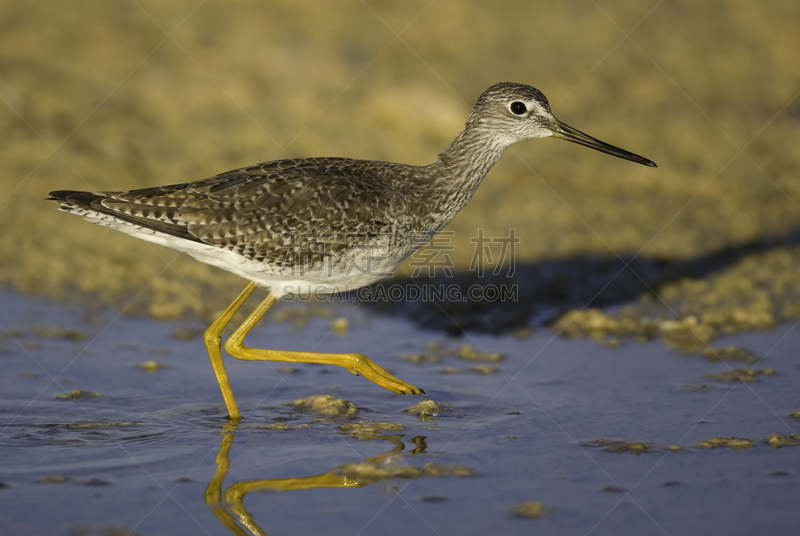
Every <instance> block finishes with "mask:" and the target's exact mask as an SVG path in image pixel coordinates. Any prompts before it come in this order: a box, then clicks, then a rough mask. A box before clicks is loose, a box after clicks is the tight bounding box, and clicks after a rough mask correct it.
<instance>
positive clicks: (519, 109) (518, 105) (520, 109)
mask: <svg viewBox="0 0 800 536" xmlns="http://www.w3.org/2000/svg"><path fill="white" fill-rule="evenodd" d="M510 108H511V111H512V112H513V113H515V114H517V115H522V114H524V113H525V112H527V111H528V109H527V108H526V107H525V103H522V102H519V101H514V102H512V103H511V106H510Z"/></svg>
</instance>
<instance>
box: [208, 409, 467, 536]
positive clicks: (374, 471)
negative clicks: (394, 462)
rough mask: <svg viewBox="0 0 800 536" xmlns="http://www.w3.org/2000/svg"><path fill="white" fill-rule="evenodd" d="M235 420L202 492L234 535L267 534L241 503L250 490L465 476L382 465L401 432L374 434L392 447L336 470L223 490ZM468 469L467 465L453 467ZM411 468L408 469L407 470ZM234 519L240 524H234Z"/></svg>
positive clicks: (420, 442)
mask: <svg viewBox="0 0 800 536" xmlns="http://www.w3.org/2000/svg"><path fill="white" fill-rule="evenodd" d="M236 428H237V424H235V423H229V424H227V425H226V426H225V430H224V431H223V432H222V442H221V444H220V449H219V454H218V455H217V470H216V472H215V473H214V476H213V478H212V479H211V481H210V482H209V483H208V486H207V487H206V492H205V502H206V505H208V507H209V509H210V510H211V511H212V512H213V513H214V514H215V515H216V516H217V517H218V518H219V520H220V521H221V522H222V524H223V525H224V526H225V527H226V528H227V529H228V530H230V531H231V532H232V533H233V534H236V535H237V536H247V535H248V532H246V531H245V530H243V529H242V527H244V528H245V529H247V531H249V534H252V535H253V536H266V533H265V532H264V531H263V530H262V529H261V528H260V527H259V526H258V525H257V524H256V523H255V521H254V520H253V516H252V515H251V514H250V513H249V512H248V511H247V510H246V509H245V507H244V497H245V495H247V494H248V493H250V492H259V491H270V490H274V491H292V490H303V489H315V488H361V487H364V486H366V485H367V484H372V483H373V482H379V481H382V480H385V479H386V478H392V477H399V478H416V477H417V476H468V475H467V474H458V472H457V471H456V472H452V473H451V474H448V475H445V474H439V475H434V473H435V472H442V470H444V472H449V471H452V470H453V469H454V468H448V467H447V466H440V465H437V464H426V465H425V466H422V467H420V468H414V467H402V468H392V467H388V468H387V467H384V464H383V463H382V462H385V461H386V459H387V458H389V457H390V456H392V455H393V454H396V453H399V452H400V451H402V450H403V449H404V448H405V446H404V445H403V442H402V441H401V440H400V438H401V437H403V436H402V435H400V434H397V435H387V436H380V437H376V438H375V439H386V440H388V441H391V442H392V443H393V444H394V448H392V449H391V450H390V451H388V452H385V453H383V454H381V455H379V456H375V457H373V458H368V459H366V460H365V461H364V462H362V463H354V464H347V465H344V466H342V467H340V468H338V469H337V470H336V471H331V472H330V473H325V474H322V475H316V476H303V477H298V478H275V479H261V480H244V481H241V482H237V483H235V484H233V485H231V486H229V487H228V488H227V489H226V490H225V492H224V493H223V491H222V481H223V480H224V479H225V476H226V475H227V474H228V469H229V468H230V465H231V462H230V450H231V445H232V444H233V438H234V434H235V432H236ZM411 441H412V442H413V443H414V445H415V448H414V449H413V450H411V451H410V454H420V453H422V452H424V451H425V449H426V448H427V447H426V444H425V437H423V436H417V437H415V438H413V439H412V440H411ZM455 469H460V470H461V472H462V473H463V472H464V471H470V470H469V469H468V468H455ZM409 470H410V471H409ZM237 521H238V523H239V524H241V526H239V524H237Z"/></svg>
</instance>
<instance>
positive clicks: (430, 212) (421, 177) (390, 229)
mask: <svg viewBox="0 0 800 536" xmlns="http://www.w3.org/2000/svg"><path fill="white" fill-rule="evenodd" d="M548 136H552V137H555V138H560V139H564V140H568V141H572V142H575V143H578V144H581V145H585V146H586V147H590V148H592V149H597V150H598V151H602V152H604V153H608V154H611V155H614V156H617V157H620V158H624V159H626V160H631V161H633V162H638V163H640V164H644V165H646V166H651V167H656V165H655V163H653V162H652V161H650V160H648V159H646V158H642V157H641V156H638V155H635V154H633V153H630V152H628V151H625V150H623V149H620V148H618V147H614V146H613V145H609V144H607V143H604V142H602V141H600V140H597V139H595V138H592V137H591V136H588V135H586V134H584V133H583V132H580V131H579V130H576V129H574V128H572V127H570V126H567V125H565V124H564V123H561V122H560V121H558V120H557V119H556V118H555V117H554V116H553V114H552V112H551V111H550V106H549V104H548V102H547V99H546V98H545V96H544V95H542V93H541V92H540V91H539V90H537V89H535V88H533V87H531V86H526V85H523V84H513V83H501V84H496V85H494V86H492V87H490V88H489V89H487V90H486V91H485V92H484V93H483V94H482V95H481V96H480V98H479V99H478V102H477V103H476V104H475V108H474V109H473V110H472V113H471V114H470V116H469V119H468V120H467V125H466V127H464V130H463V131H462V132H461V134H459V135H458V137H457V138H456V139H455V140H454V141H453V142H452V143H451V144H450V146H449V147H447V148H446V149H445V150H444V151H443V152H442V153H441V154H440V155H439V158H438V159H437V160H436V162H434V163H432V164H430V165H428V166H421V167H420V166H409V165H406V164H393V163H388V162H378V161H371V160H352V159H348V158H298V159H288V160H275V161H272V162H265V163H262V164H255V165H253V166H249V167H244V168H239V169H235V170H233V171H228V172H227V173H222V174H220V175H217V176H215V177H211V178H208V179H204V180H200V181H196V182H190V183H185V184H175V185H172V186H161V187H155V188H143V189H140V190H128V191H120V192H79V191H64V190H61V191H55V192H50V195H51V196H52V197H51V198H50V199H52V200H54V201H57V202H58V203H59V205H60V207H59V208H60V209H61V210H64V211H66V212H71V213H73V214H77V215H79V216H83V217H84V218H85V219H87V220H89V221H91V222H93V223H97V224H100V225H104V226H106V227H111V228H112V229H116V230H118V231H122V232H123V233H127V234H129V235H132V236H135V237H137V238H141V239H143V240H147V241H149V242H154V243H156V244H160V245H162V246H165V247H168V248H171V249H174V250H177V251H180V252H183V253H187V254H189V255H191V256H192V257H194V258H196V259H198V260H200V261H202V262H205V263H208V264H211V265H213V266H217V267H219V268H222V269H223V270H228V271H230V272H233V273H235V274H237V275H240V276H242V277H244V278H245V279H248V280H249V281H250V282H249V283H248V284H247V286H246V287H245V289H244V290H243V291H242V292H241V294H239V296H238V297H237V298H236V299H235V300H234V301H233V303H232V304H231V305H230V306H229V307H228V308H227V309H226V310H225V311H224V312H223V313H222V314H221V315H220V316H219V318H217V320H216V321H215V322H214V323H213V324H211V326H210V327H209V328H208V330H207V331H206V332H205V338H204V339H205V345H206V349H207V350H208V354H209V356H210V357H211V364H212V365H213V367H214V371H215V373H216V375H217V380H218V381H219V385H220V388H221V389H222V396H223V398H224V399H225V404H226V406H227V409H228V414H229V416H230V418H231V419H233V420H238V419H240V418H241V415H240V413H239V409H238V408H237V406H236V400H235V399H234V396H233V392H232V391H231V387H230V383H229V382H228V376H227V374H226V372H225V365H224V364H223V361H222V355H221V352H220V345H221V334H222V330H223V329H224V328H225V326H226V325H227V324H228V322H230V320H231V318H232V317H233V315H234V314H235V313H236V311H237V310H238V309H239V308H240V307H241V306H242V304H243V303H244V302H245V301H246V300H247V298H248V297H249V296H250V294H252V292H253V290H255V288H256V287H257V286H261V287H264V288H266V289H267V291H268V294H267V297H266V298H265V299H264V301H262V302H261V303H260V304H259V306H258V307H257V308H256V309H255V311H253V312H252V313H251V314H250V316H248V317H247V319H246V320H245V321H244V322H243V323H242V325H241V326H239V327H238V328H237V329H236V331H234V333H233V334H232V335H231V336H230V337H229V338H228V339H227V340H226V342H225V351H226V352H227V353H228V354H230V355H232V356H233V357H235V358H237V359H243V360H257V361H290V362H302V363H323V364H328V365H338V366H340V367H344V368H346V369H347V370H349V371H350V372H352V373H353V374H356V375H358V374H361V375H362V376H364V377H365V378H367V379H369V380H371V381H373V382H375V383H377V384H378V385H380V386H382V387H384V388H386V389H388V390H389V391H392V392H394V393H400V394H406V393H408V394H425V391H423V390H422V389H419V388H418V387H415V386H413V385H410V384H408V383H406V382H404V381H402V380H400V379H398V378H395V377H394V376H392V375H391V374H389V373H388V372H387V371H385V370H384V369H383V368H381V367H380V366H378V365H376V364H375V363H373V362H372V361H371V360H370V359H368V358H367V357H366V356H364V355H361V354H322V353H311V352H291V351H284V350H262V349H256V348H249V347H247V346H245V345H244V342H243V341H244V338H245V336H246V335H247V333H248V332H249V331H250V329H251V328H252V327H253V326H254V325H255V324H256V322H258V320H259V319H260V318H261V317H262V316H263V315H264V313H266V311H267V310H268V309H269V308H270V307H271V306H272V305H273V304H274V303H275V302H276V301H277V300H279V299H280V298H281V297H282V296H284V295H286V294H297V293H316V294H323V293H329V292H337V291H346V290H351V289H355V288H359V287H362V286H364V285H369V284H371V283H374V282H375V281H377V280H379V279H381V278H382V277H384V276H385V275H386V274H387V273H389V272H391V271H392V270H394V269H395V268H396V267H397V266H398V265H399V264H400V263H401V262H402V261H403V259H405V258H406V257H407V256H408V255H409V254H411V253H412V252H413V251H414V250H416V249H417V248H419V247H420V245H422V244H424V243H425V242H426V241H427V240H428V239H430V238H431V237H432V236H433V235H435V234H436V233H437V232H439V230H441V229H442V228H443V227H444V226H445V225H447V224H448V223H449V222H450V221H451V220H452V219H453V217H455V215H456V214H457V213H458V211H460V210H461V209H462V208H463V207H464V205H466V204H467V202H468V201H469V200H470V198H471V197H472V196H473V194H474V193H475V190H476V189H477V188H478V186H479V185H480V183H481V181H482V180H483V178H484V177H485V176H486V173H487V172H488V171H489V169H490V168H491V167H492V165H494V163H495V162H497V160H498V159H499V158H500V156H501V155H502V154H503V151H505V149H506V148H507V147H508V146H509V145H511V144H513V143H516V142H518V141H521V140H524V139H527V138H545V137H548Z"/></svg>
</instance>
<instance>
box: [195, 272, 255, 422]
mask: <svg viewBox="0 0 800 536" xmlns="http://www.w3.org/2000/svg"><path fill="white" fill-rule="evenodd" d="M255 289H256V285H255V284H254V283H248V284H247V286H246V287H244V290H243V291H242V292H241V294H239V296H237V297H236V299H235V300H233V303H231V304H230V305H229V306H228V308H227V309H225V311H224V312H223V313H222V314H221V315H219V318H217V319H216V320H215V321H214V323H213V324H211V326H209V328H208V329H207V330H206V332H205V335H204V336H203V341H204V342H205V343H206V350H208V356H209V357H210V358H211V366H212V367H214V373H215V374H216V375H217V381H218V382H219V388H220V390H222V398H223V399H225V405H226V406H227V407H228V416H229V417H230V419H231V420H232V421H239V420H241V418H242V414H241V413H239V408H238V407H237V406H236V399H235V398H233V391H232V390H231V383H230V381H228V374H227V373H226V372H225V364H224V363H223V362H222V354H221V352H220V347H221V346H222V330H223V329H225V326H227V325H228V322H230V321H231V318H233V315H235V314H236V311H238V310H239V308H240V307H241V306H242V305H243V304H244V302H245V301H247V298H249V297H250V294H252V293H253V291H254V290H255Z"/></svg>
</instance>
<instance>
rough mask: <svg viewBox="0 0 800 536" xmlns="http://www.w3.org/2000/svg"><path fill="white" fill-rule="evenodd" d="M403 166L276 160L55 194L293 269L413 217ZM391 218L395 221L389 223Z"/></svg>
mask: <svg viewBox="0 0 800 536" xmlns="http://www.w3.org/2000/svg"><path fill="white" fill-rule="evenodd" d="M395 166H396V167H395ZM398 167H401V165H399V164H386V163H383V162H371V161H363V160H351V159H344V158H311V159H298V160H277V161H272V162H265V163H262V164H256V165H254V166H249V167H246V168H240V169H235V170H232V171H228V172H226V173H222V174H220V175H217V176H214V177H210V178H208V179H204V180H200V181H196V182H191V183H184V184H175V185H170V186H161V187H155V188H144V189H139V190H129V191H121V192H95V193H90V192H64V191H59V192H51V196H52V199H55V200H57V201H59V202H61V204H62V208H64V209H65V210H70V209H71V208H72V207H75V206H77V207H80V208H81V209H84V210H92V211H95V212H99V213H102V214H106V215H110V216H113V217H115V218H118V219H121V220H123V221H126V222H128V223H132V224H134V225H138V226H141V227H144V228H147V229H152V230H154V231H158V232H162V233H166V234H169V235H172V236H176V237H179V238H183V239H186V240H192V241H195V242H200V243H204V244H208V245H212V246H216V247H219V248H223V249H227V250H231V251H233V252H236V253H238V254H240V255H243V256H244V257H246V258H248V259H253V260H259V261H260V260H264V259H265V258H269V259H270V260H271V262H274V263H277V264H288V265H294V264H296V263H297V262H304V263H308V262H315V261H318V260H319V258H320V257H321V256H325V255H329V254H334V255H335V254H337V253H341V251H342V250H343V249H344V248H346V247H347V246H348V241H350V242H352V241H353V240H356V241H358V240H366V241H369V240H371V239H373V238H374V235H376V234H380V233H383V232H392V230H391V229H392V225H391V224H392V223H393V224H395V226H396V224H397V221H399V220H402V219H403V215H404V214H406V213H407V211H406V200H405V198H404V196H403V195H402V194H401V193H400V190H399V189H395V188H393V187H392V184H394V182H393V181H396V177H397V173H396V171H397V169H398ZM387 214H396V215H397V217H396V218H392V219H393V221H392V222H387V221H384V220H386V219H387V218H386V215H387Z"/></svg>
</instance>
